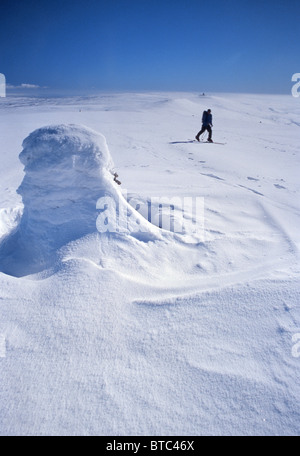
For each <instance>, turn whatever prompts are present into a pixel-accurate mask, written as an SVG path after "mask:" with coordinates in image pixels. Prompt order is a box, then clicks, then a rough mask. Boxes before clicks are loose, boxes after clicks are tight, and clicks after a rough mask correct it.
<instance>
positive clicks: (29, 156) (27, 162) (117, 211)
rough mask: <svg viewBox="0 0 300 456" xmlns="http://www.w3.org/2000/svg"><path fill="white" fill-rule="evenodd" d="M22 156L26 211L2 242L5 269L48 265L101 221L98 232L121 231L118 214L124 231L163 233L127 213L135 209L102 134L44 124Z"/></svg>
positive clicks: (149, 235)
mask: <svg viewBox="0 0 300 456" xmlns="http://www.w3.org/2000/svg"><path fill="white" fill-rule="evenodd" d="M20 160H21V162H22V164H23V165H24V172H25V176H24V178H23V181H22V183H21V185H20V187H19V188H18V193H19V194H20V195H21V196H22V201H23V205H24V210H23V214H22V217H21V220H20V223H19V224H18V226H17V228H16V229H15V230H14V232H13V233H11V235H10V236H8V237H7V238H6V239H4V241H3V243H2V246H1V249H0V258H1V270H2V271H3V272H5V273H8V274H10V275H15V276H22V275H28V274H32V273H35V272H40V271H42V270H44V269H46V268H49V267H50V266H51V265H53V263H55V261H57V259H58V254H57V253H58V250H59V249H60V248H61V247H63V246H65V245H66V244H68V243H70V242H71V241H75V240H77V239H80V238H82V237H83V236H86V235H89V234H92V233H95V232H97V223H98V231H99V232H103V233H105V232H106V233H108V232H110V228H114V229H115V230H116V229H117V227H116V226H114V227H112V226H111V225H112V221H115V220H116V218H117V219H118V223H119V225H120V226H121V227H122V230H121V234H122V235H126V234H127V235H129V234H130V235H132V236H137V237H140V238H142V239H143V240H149V239H151V240H155V239H159V238H161V234H160V233H159V230H158V228H157V227H155V226H154V225H151V224H150V223H149V222H148V221H147V220H145V219H144V218H143V217H142V216H141V215H140V214H139V213H137V212H135V214H134V217H131V218H130V217H128V212H130V213H131V214H132V212H134V209H133V208H132V207H131V206H129V204H128V203H127V201H126V200H125V198H124V197H123V195H122V193H121V191H120V190H119V189H118V188H117V187H118V186H117V184H116V183H115V180H114V178H113V174H114V173H113V168H114V164H113V161H112V158H111V156H110V153H109V150H108V147H107V144H106V140H105V137H104V136H103V135H101V134H100V133H97V132H95V131H93V130H91V129H89V128H86V127H83V126H78V125H58V126H47V127H43V128H40V129H38V130H36V131H34V132H33V133H31V134H30V135H29V136H28V137H27V138H26V139H25V140H24V141H23V150H22V152H21V153H20ZM101 211H102V212H104V211H105V214H104V216H102V220H101V216H100V214H99V213H101ZM101 221H102V222H103V225H102V226H99V225H100V222H101ZM105 224H106V225H105ZM112 231H113V230H112ZM139 231H140V232H141V233H143V235H140V236H139V235H138V232H139ZM116 233H117V231H114V232H113V233H111V234H116ZM98 240H99V239H98Z"/></svg>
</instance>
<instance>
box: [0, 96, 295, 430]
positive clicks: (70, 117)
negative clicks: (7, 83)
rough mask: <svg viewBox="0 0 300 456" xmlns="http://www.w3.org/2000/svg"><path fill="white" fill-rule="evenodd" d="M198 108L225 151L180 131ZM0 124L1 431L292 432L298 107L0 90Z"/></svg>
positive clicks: (249, 99) (267, 101)
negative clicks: (14, 94)
mask: <svg viewBox="0 0 300 456" xmlns="http://www.w3.org/2000/svg"><path fill="white" fill-rule="evenodd" d="M207 108H211V109H212V114H213V121H214V128H213V139H214V140H215V141H217V142H222V143H226V144H225V145H220V144H205V143H204V144H199V143H196V142H193V141H192V140H193V139H194V137H195V135H196V133H197V132H198V131H199V129H200V127H201V116H202V112H203V110H204V109H207ZM0 125H1V127H0V157H1V169H0V271H1V272H0V313H1V320H0V378H1V380H0V434H1V435H153V436H155V435H298V434H299V431H300V412H299V405H300V404H299V397H300V384H299V383H300V382H299V372H300V342H299V341H300V312H299V245H300V244H299V241H300V239H299V238H300V235H299V229H298V227H299V222H300V207H299V206H300V205H299V195H300V188H299V161H300V145H299V144H300V142H299V133H300V104H299V100H298V99H296V98H293V97H292V96H271V95H242V94H239V95H233V94H224V95H222V94H217V95H212V96H204V97H203V96H199V95H198V94H195V93H128V94H126V93H119V94H102V95H101V94H100V95H97V96H93V97H92V96H91V97H73V98H53V99H39V98H35V99H33V98H2V99H0ZM23 141H24V142H23ZM22 143H23V146H22ZM19 154H20V157H19ZM114 172H117V173H118V174H119V177H118V179H120V180H121V182H122V184H121V185H120V186H119V185H118V184H117V183H116V182H115V181H114V178H113V174H114ZM158 197H159V198H160V199H159V198H158ZM162 202H163V203H164V204H165V206H168V210H166V208H165V209H164V210H163V215H162V216H160V215H159V206H160V204H161V203H162ZM150 203H151V205H150ZM170 205H171V210H170V209H169V206H170ZM196 206H197V211H198V212H197V211H196ZM150 215H151V218H150ZM161 224H162V227H161Z"/></svg>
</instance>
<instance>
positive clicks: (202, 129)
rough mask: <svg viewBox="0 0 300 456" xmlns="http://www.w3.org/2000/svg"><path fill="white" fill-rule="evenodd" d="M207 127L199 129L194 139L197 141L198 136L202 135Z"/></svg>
mask: <svg viewBox="0 0 300 456" xmlns="http://www.w3.org/2000/svg"><path fill="white" fill-rule="evenodd" d="M206 128H207V127H203V126H202V128H201V130H200V131H199V133H198V134H197V135H196V139H197V140H198V141H199V138H200V135H202V133H204V132H205V130H206Z"/></svg>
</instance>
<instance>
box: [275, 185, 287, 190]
mask: <svg viewBox="0 0 300 456" xmlns="http://www.w3.org/2000/svg"><path fill="white" fill-rule="evenodd" d="M274 187H276V188H279V189H285V190H286V187H284V186H283V185H280V184H274Z"/></svg>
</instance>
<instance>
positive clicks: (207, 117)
mask: <svg viewBox="0 0 300 456" xmlns="http://www.w3.org/2000/svg"><path fill="white" fill-rule="evenodd" d="M202 124H203V126H204V127H207V125H212V115H211V114H209V113H208V112H207V111H203V115H202Z"/></svg>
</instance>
